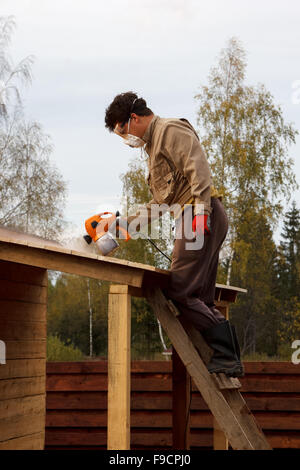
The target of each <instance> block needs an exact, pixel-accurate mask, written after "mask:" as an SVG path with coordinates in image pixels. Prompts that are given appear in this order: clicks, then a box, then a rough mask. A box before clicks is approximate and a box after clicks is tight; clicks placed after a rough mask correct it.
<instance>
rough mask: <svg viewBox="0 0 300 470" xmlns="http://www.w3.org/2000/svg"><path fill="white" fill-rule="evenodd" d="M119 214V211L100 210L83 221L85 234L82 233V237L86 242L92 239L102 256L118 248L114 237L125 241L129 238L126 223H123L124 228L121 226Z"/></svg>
mask: <svg viewBox="0 0 300 470" xmlns="http://www.w3.org/2000/svg"><path fill="white" fill-rule="evenodd" d="M119 216H120V213H119V211H117V212H116V213H115V214H114V213H113V212H101V213H100V214H97V215H93V216H92V217H90V218H89V219H87V220H86V221H85V229H86V231H87V235H84V236H83V238H84V239H85V241H86V242H87V243H88V244H90V243H91V242H92V241H93V242H94V243H95V244H96V246H97V249H98V250H99V251H100V253H101V255H103V256H107V255H108V254H112V253H113V252H114V251H115V250H117V249H118V247H119V243H118V242H117V241H116V238H122V239H123V240H125V241H128V240H130V238H131V237H130V235H129V233H128V231H127V223H125V225H126V228H125V227H124V226H121V224H120V223H119V222H120V219H119ZM122 225H124V223H122Z"/></svg>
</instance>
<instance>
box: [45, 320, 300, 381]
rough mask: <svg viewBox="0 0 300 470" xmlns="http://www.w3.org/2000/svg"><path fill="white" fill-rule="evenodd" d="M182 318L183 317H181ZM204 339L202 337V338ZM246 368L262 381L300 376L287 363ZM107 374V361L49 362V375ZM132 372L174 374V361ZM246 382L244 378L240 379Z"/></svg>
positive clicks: (145, 363)
mask: <svg viewBox="0 0 300 470" xmlns="http://www.w3.org/2000/svg"><path fill="white" fill-rule="evenodd" d="M180 318H181V317H180ZM201 337H202V336H201ZM243 364H244V366H245V373H246V375H247V376H248V377H249V376H251V375H252V374H254V375H258V377H257V378H258V379H259V378H260V380H261V379H262V378H261V377H260V375H266V376H268V375H272V374H276V375H278V376H279V375H281V374H283V375H300V367H299V366H297V365H295V364H293V363H291V362H287V361H283V362H248V361H244V362H243ZM85 371H86V372H89V373H99V372H101V373H105V372H107V361H106V360H102V359H101V360H99V361H76V362H51V361H49V362H47V373H49V374H51V373H55V374H59V373H66V374H67V373H69V372H70V373H81V372H85ZM131 372H132V373H135V372H139V373H145V374H148V373H151V372H159V373H170V374H171V373H172V361H165V360H161V361H152V360H151V361H150V360H141V361H132V362H131ZM240 380H244V378H242V379H240Z"/></svg>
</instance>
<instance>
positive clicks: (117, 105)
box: [105, 91, 153, 132]
mask: <svg viewBox="0 0 300 470" xmlns="http://www.w3.org/2000/svg"><path fill="white" fill-rule="evenodd" d="M131 113H135V114H137V115H138V116H150V115H151V114H153V113H152V111H151V109H149V108H147V103H146V101H145V100H144V99H143V98H138V95H137V94H136V93H134V92H132V91H127V93H121V94H120V95H117V96H116V97H115V98H114V100H113V102H112V103H111V104H110V105H109V106H108V108H106V110H105V127H107V128H108V129H109V131H110V132H112V131H113V130H114V128H115V126H116V124H117V122H120V123H121V124H122V125H124V124H126V122H127V121H128V120H129V118H130V116H131Z"/></svg>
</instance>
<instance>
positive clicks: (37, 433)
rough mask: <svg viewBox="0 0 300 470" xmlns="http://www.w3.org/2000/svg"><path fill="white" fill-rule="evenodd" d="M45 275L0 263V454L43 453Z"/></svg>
mask: <svg viewBox="0 0 300 470" xmlns="http://www.w3.org/2000/svg"><path fill="white" fill-rule="evenodd" d="M46 302H47V271H46V270H45V269H40V268H34V267H30V266H26V265H21V264H15V263H11V262H6V261H0V340H2V341H4V342H5V344H6V364H2V365H0V450H2V449H13V450H17V449H43V448H44V439H45V405H46V311H47V305H46Z"/></svg>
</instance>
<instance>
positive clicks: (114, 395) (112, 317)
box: [107, 285, 131, 450]
mask: <svg viewBox="0 0 300 470" xmlns="http://www.w3.org/2000/svg"><path fill="white" fill-rule="evenodd" d="M130 330H131V295H130V294H129V291H128V286H125V285H111V286H110V291H109V299H108V400H107V449H108V450H128V449H130V333H131V331H130Z"/></svg>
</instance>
